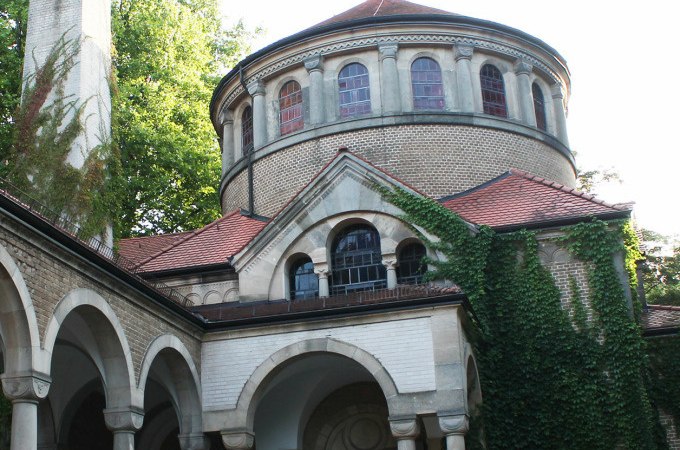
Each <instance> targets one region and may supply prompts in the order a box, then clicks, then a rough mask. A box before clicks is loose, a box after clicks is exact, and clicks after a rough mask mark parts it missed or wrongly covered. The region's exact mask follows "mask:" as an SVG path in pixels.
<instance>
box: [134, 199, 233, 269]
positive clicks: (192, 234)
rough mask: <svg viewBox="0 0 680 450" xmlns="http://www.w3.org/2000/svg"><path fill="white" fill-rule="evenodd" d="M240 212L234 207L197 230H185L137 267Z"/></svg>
mask: <svg viewBox="0 0 680 450" xmlns="http://www.w3.org/2000/svg"><path fill="white" fill-rule="evenodd" d="M240 212H241V210H240V209H235V210H233V211H231V212H230V213H228V214H226V215H224V216H222V217H220V218H219V219H215V220H213V221H212V222H210V223H209V224H208V225H205V226H204V227H202V228H199V229H197V230H191V231H187V233H188V234H187V235H186V236H185V237H183V238H181V239H177V240H176V241H174V242H173V243H171V244H170V245H169V246H167V247H164V248H163V249H161V250H160V251H158V252H156V253H154V254H153V255H151V256H149V257H147V258H146V259H144V260H142V261H140V262H139V263H138V264H137V268H140V267H143V266H145V265H146V264H148V263H149V262H150V261H153V260H154V259H156V258H158V257H159V256H161V255H162V254H164V253H167V252H169V251H170V250H172V249H173V248H175V247H177V246H178V245H180V244H182V243H184V242H186V241H188V240H189V239H191V238H193V237H195V236H198V235H199V234H201V233H203V232H204V231H205V230H207V229H210V228H212V227H213V226H215V224H216V223H218V222H220V221H223V220H225V219H226V218H227V217H231V216H233V215H234V214H236V213H240Z"/></svg>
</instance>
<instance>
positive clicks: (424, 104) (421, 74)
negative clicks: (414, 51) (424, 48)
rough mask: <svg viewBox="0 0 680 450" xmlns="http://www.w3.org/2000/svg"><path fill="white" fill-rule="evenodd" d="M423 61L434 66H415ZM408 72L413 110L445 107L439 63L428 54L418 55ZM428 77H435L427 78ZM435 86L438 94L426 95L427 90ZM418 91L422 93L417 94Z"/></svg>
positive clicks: (434, 109)
mask: <svg viewBox="0 0 680 450" xmlns="http://www.w3.org/2000/svg"><path fill="white" fill-rule="evenodd" d="M425 61H427V62H428V64H433V65H434V66H433V67H432V66H431V67H428V68H415V66H416V65H417V64H419V63H422V62H425ZM435 67H436V68H435ZM410 72H411V98H412V100H413V109H414V110H415V111H443V110H444V109H446V101H445V98H444V81H443V77H442V69H441V66H440V65H439V63H438V62H437V61H436V60H435V59H434V58H431V57H429V56H420V57H418V58H416V59H415V60H413V62H412V63H411V69H410ZM430 77H433V78H435V79H434V80H431V79H428V78H430ZM420 78H425V80H421V79H420ZM437 78H438V79H437ZM436 88H438V90H439V95H432V94H430V95H426V92H427V91H428V90H435V89H436ZM418 91H422V95H418Z"/></svg>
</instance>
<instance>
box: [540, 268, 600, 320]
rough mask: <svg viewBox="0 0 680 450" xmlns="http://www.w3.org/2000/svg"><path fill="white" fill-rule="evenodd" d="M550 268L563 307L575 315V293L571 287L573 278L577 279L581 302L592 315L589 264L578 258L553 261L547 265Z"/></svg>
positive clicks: (589, 316)
mask: <svg viewBox="0 0 680 450" xmlns="http://www.w3.org/2000/svg"><path fill="white" fill-rule="evenodd" d="M547 268H548V270H549V271H550V273H551V274H552V276H553V279H554V280H555V285H556V286H557V288H558V289H559V290H560V303H561V304H562V308H563V309H564V310H566V311H568V312H569V314H570V315H573V313H574V308H573V305H572V302H571V298H572V296H573V295H574V293H573V292H572V288H571V279H572V278H573V279H574V280H576V285H577V286H578V287H579V294H580V295H579V297H580V299H581V303H583V305H584V306H585V307H586V312H587V313H588V318H589V319H590V318H591V317H592V309H591V307H590V300H589V298H590V297H589V296H590V290H589V288H588V266H587V265H586V264H585V263H584V262H582V261H578V260H571V261H560V262H551V263H549V264H548V265H547Z"/></svg>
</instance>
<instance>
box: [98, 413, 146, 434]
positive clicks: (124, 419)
mask: <svg viewBox="0 0 680 450" xmlns="http://www.w3.org/2000/svg"><path fill="white" fill-rule="evenodd" d="M104 422H106V427H107V428H108V429H109V430H111V431H113V432H116V431H131V432H135V431H139V430H140V429H141V428H142V424H143V423H144V411H143V410H141V409H138V408H107V409H105V410H104Z"/></svg>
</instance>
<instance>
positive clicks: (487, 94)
mask: <svg viewBox="0 0 680 450" xmlns="http://www.w3.org/2000/svg"><path fill="white" fill-rule="evenodd" d="M479 80H480V82H481V84H482V103H483V105H484V114H491V115H492V116H499V117H508V108H507V104H506V102H505V84H504V83H503V74H501V72H500V70H498V69H497V68H496V67H495V66H492V65H491V64H485V65H484V66H482V70H481V71H480V73H479Z"/></svg>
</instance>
